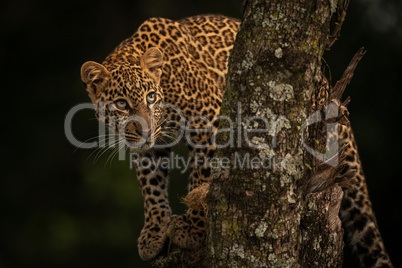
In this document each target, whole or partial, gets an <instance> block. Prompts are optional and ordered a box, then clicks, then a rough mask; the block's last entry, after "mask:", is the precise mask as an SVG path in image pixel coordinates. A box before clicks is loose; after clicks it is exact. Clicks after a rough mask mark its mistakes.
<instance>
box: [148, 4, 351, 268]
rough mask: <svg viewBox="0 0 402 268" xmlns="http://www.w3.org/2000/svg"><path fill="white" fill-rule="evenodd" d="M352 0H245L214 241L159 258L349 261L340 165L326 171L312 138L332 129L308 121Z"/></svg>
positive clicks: (226, 107) (226, 103)
mask: <svg viewBox="0 0 402 268" xmlns="http://www.w3.org/2000/svg"><path fill="white" fill-rule="evenodd" d="M347 3H348V2H347V1H339V2H337V1H336V0H334V1H328V0H316V1H306V0H294V1H282V0H271V1H258V0H244V4H243V13H244V14H243V21H242V24H241V27H240V30H239V33H238V35H237V38H236V42H235V46H234V48H233V51H232V54H231V57H230V60H229V73H228V76H227V84H226V91H225V96H224V99H223V103H222V107H221V115H222V116H223V117H221V122H220V130H219V133H218V135H217V139H216V142H217V145H218V147H222V148H220V149H218V150H217V152H216V153H215V158H216V159H220V162H219V163H215V165H213V166H215V168H214V171H213V177H214V179H213V181H212V183H211V185H210V188H209V196H208V208H209V210H208V227H207V232H208V236H207V241H206V248H203V249H200V250H198V251H195V252H189V251H186V252H182V251H180V250H178V249H175V250H174V251H173V252H170V254H169V257H168V258H167V259H159V260H158V261H157V262H155V263H154V265H155V266H158V267H162V266H163V267H188V266H190V265H191V266H193V267H194V266H200V267H341V266H342V259H343V230H342V227H341V222H340V220H339V218H338V212H339V207H340V203H341V200H342V196H343V192H342V190H341V188H340V186H338V185H337V184H336V183H334V179H335V176H336V175H337V174H338V173H337V172H338V171H339V166H340V165H338V166H335V167H332V166H330V165H327V167H325V168H321V169H322V170H321V171H320V172H318V171H317V170H319V166H320V165H321V164H322V163H320V161H317V160H316V159H314V158H313V157H311V155H309V153H308V152H307V149H306V148H309V147H307V146H305V145H306V144H310V145H311V142H310V141H312V140H315V141H317V143H319V142H321V141H322V140H323V139H324V138H323V137H321V136H320V135H319V133H321V132H320V131H319V130H318V128H316V129H315V130H314V131H311V129H309V130H307V129H306V128H305V123H306V122H308V120H311V117H310V118H308V117H309V115H310V114H311V113H312V111H313V109H312V107H313V99H314V97H315V94H316V91H317V88H318V87H319V85H320V81H319V80H320V79H321V78H320V75H321V72H320V66H321V57H322V55H323V53H324V50H325V49H326V48H329V47H330V46H331V45H332V43H333V42H334V41H335V39H336V37H337V34H338V32H339V29H340V25H341V24H342V21H343V18H344V16H345V10H346V7H347ZM331 18H332V19H333V20H334V19H335V23H334V21H333V22H332V25H331ZM331 27H332V33H331V32H330V30H331V29H330V28H331ZM325 101H327V103H328V102H329V100H328V98H327V99H325ZM340 106H341V105H338V106H336V108H344V107H343V106H342V107H340ZM321 127H325V126H321ZM303 133H304V139H306V140H307V141H304V140H303V137H302V136H303ZM306 137H307V138H306ZM324 140H325V139H324ZM324 144H325V142H324ZM220 145H222V146H220ZM223 145H226V146H223ZM311 147H312V146H311ZM318 147H320V146H318ZM317 185H320V186H317ZM323 185H324V186H323Z"/></svg>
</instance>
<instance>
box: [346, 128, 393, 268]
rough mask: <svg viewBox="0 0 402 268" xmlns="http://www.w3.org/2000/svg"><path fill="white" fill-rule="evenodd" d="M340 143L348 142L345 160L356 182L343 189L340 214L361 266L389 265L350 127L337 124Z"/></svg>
mask: <svg viewBox="0 0 402 268" xmlns="http://www.w3.org/2000/svg"><path fill="white" fill-rule="evenodd" d="M340 141H341V145H343V144H345V143H349V147H348V149H347V151H346V161H347V162H348V165H349V166H350V167H351V168H356V170H357V172H356V179H357V181H358V183H357V184H353V185H350V186H348V187H347V188H345V189H343V190H344V196H343V200H342V206H341V211H340V215H341V218H342V222H343V225H344V228H345V229H346V231H347V233H348V236H349V238H350V243H351V246H352V248H353V250H354V251H355V252H356V254H357V256H358V258H359V260H360V263H361V265H362V267H392V263H391V260H390V258H389V256H388V254H387V251H386V250H385V246H384V242H383V240H382V238H381V234H380V231H379V229H378V226H377V221H376V218H375V215H374V212H373V209H372V205H371V202H370V199H369V195H368V191H367V185H366V180H365V177H364V174H363V169H362V165H361V162H360V159H359V155H358V151H357V146H356V142H355V138H354V136H353V132H352V129H351V128H350V127H346V126H341V129H340Z"/></svg>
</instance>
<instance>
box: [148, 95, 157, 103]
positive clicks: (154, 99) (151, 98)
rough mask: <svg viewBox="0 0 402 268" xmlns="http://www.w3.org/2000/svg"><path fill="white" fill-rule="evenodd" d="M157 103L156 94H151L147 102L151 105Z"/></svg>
mask: <svg viewBox="0 0 402 268" xmlns="http://www.w3.org/2000/svg"><path fill="white" fill-rule="evenodd" d="M155 101H156V94H155V92H151V93H149V94H148V95H147V102H148V103H149V104H152V103H154V102H155Z"/></svg>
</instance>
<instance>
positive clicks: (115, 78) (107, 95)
mask: <svg viewBox="0 0 402 268" xmlns="http://www.w3.org/2000/svg"><path fill="white" fill-rule="evenodd" d="M108 69H109V72H110V80H109V82H108V86H107V88H106V90H105V91H104V93H103V98H102V99H104V100H105V101H114V100H116V99H119V98H129V99H130V100H131V101H132V103H134V104H135V103H137V104H140V103H141V102H143V97H144V96H145V95H146V94H147V93H148V92H149V90H150V89H151V88H153V87H155V85H154V81H153V80H152V79H151V78H150V77H149V76H148V75H147V74H146V73H145V72H144V71H143V69H142V68H141V67H140V66H138V65H129V64H124V63H122V64H115V65H114V66H112V67H111V68H108Z"/></svg>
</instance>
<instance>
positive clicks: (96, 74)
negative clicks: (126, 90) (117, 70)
mask: <svg viewBox="0 0 402 268" xmlns="http://www.w3.org/2000/svg"><path fill="white" fill-rule="evenodd" d="M109 76H110V73H109V71H108V70H107V69H106V68H105V66H103V65H102V64H99V63H96V62H94V61H87V62H85V63H84V64H83V65H82V66H81V80H82V81H83V82H84V83H85V84H86V85H87V91H88V93H89V97H90V98H91V100H92V102H95V100H96V97H97V96H98V95H99V94H100V93H101V92H102V91H103V90H104V89H105V82H106V80H107V78H108V77H109Z"/></svg>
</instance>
